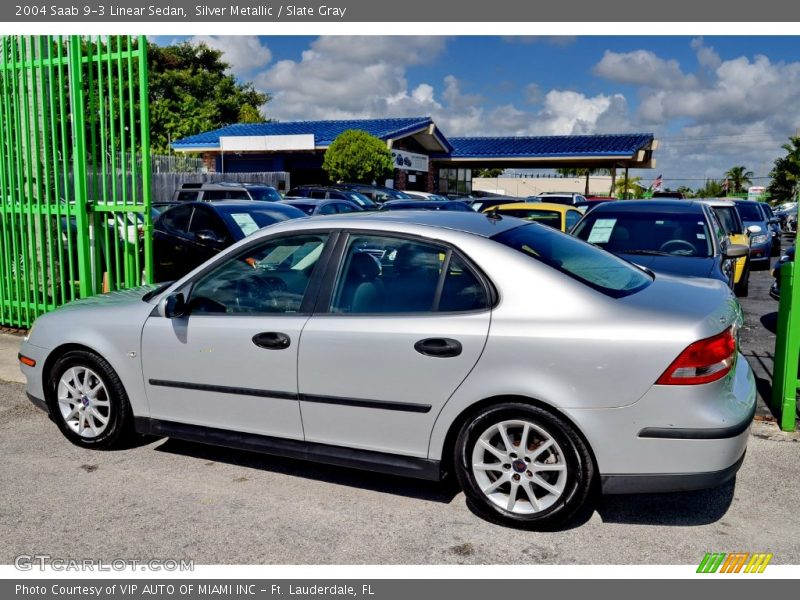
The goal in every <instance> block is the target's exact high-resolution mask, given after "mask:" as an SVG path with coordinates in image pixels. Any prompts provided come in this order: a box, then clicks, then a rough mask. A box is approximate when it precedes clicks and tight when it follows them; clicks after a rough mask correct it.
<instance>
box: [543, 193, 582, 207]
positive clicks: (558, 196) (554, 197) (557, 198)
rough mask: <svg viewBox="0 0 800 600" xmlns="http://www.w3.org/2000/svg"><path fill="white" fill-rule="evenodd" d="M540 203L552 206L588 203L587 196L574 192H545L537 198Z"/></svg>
mask: <svg viewBox="0 0 800 600" xmlns="http://www.w3.org/2000/svg"><path fill="white" fill-rule="evenodd" d="M536 198H538V199H539V201H540V202H549V203H551V204H573V205H574V204H577V203H579V202H586V196H584V195H582V194H576V193H574V192H544V193H543V194H539V195H538V196H536Z"/></svg>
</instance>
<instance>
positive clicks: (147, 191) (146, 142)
mask: <svg viewBox="0 0 800 600" xmlns="http://www.w3.org/2000/svg"><path fill="white" fill-rule="evenodd" d="M138 45H139V123H140V136H141V137H140V140H141V146H142V197H143V199H144V215H143V216H144V240H145V241H144V282H143V283H152V282H153V243H152V240H153V216H152V215H151V214H150V207H151V206H152V201H153V200H152V182H153V167H152V163H151V159H150V94H149V88H148V87H147V78H148V73H147V38H146V37H145V36H143V35H140V36H139V41H138Z"/></svg>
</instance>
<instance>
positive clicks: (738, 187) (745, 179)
mask: <svg viewBox="0 0 800 600" xmlns="http://www.w3.org/2000/svg"><path fill="white" fill-rule="evenodd" d="M752 177H753V172H752V171H748V170H747V167H745V166H744V165H739V166H736V167H731V168H730V169H728V170H727V172H726V173H725V179H727V180H728V185H729V186H732V187H733V189H732V190H731V191H732V192H733V193H734V194H739V193H741V192H743V191H744V188H745V187H746V186H750V185H753V182H752V180H751V178H752Z"/></svg>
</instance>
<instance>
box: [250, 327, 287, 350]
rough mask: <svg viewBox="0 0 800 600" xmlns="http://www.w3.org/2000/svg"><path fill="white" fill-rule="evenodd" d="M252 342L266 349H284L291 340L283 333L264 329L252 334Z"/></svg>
mask: <svg viewBox="0 0 800 600" xmlns="http://www.w3.org/2000/svg"><path fill="white" fill-rule="evenodd" d="M253 343H254V344H255V345H256V346H258V347H259V348H266V349H267V350H284V349H286V348H288V347H289V346H290V345H291V343H292V340H291V339H290V338H289V336H288V335H286V334H285V333H279V332H277V331H264V332H262V333H257V334H255V335H254V336H253Z"/></svg>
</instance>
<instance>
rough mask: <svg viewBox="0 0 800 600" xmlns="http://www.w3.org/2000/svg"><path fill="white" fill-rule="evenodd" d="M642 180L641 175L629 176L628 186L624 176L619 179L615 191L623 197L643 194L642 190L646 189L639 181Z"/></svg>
mask: <svg viewBox="0 0 800 600" xmlns="http://www.w3.org/2000/svg"><path fill="white" fill-rule="evenodd" d="M641 180H642V178H641V177H639V176H634V177H628V182H627V183H628V185H627V186H626V185H625V178H624V177H622V178H621V179H617V184H616V186H615V190H614V191H615V193H616V195H617V196H618V197H620V196H621V197H622V198H627V197H628V196H631V197H633V198H635V197H636V196H641V194H642V190H643V189H644V186H643V185H642V184H641V183H639V182H640V181H641Z"/></svg>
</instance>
